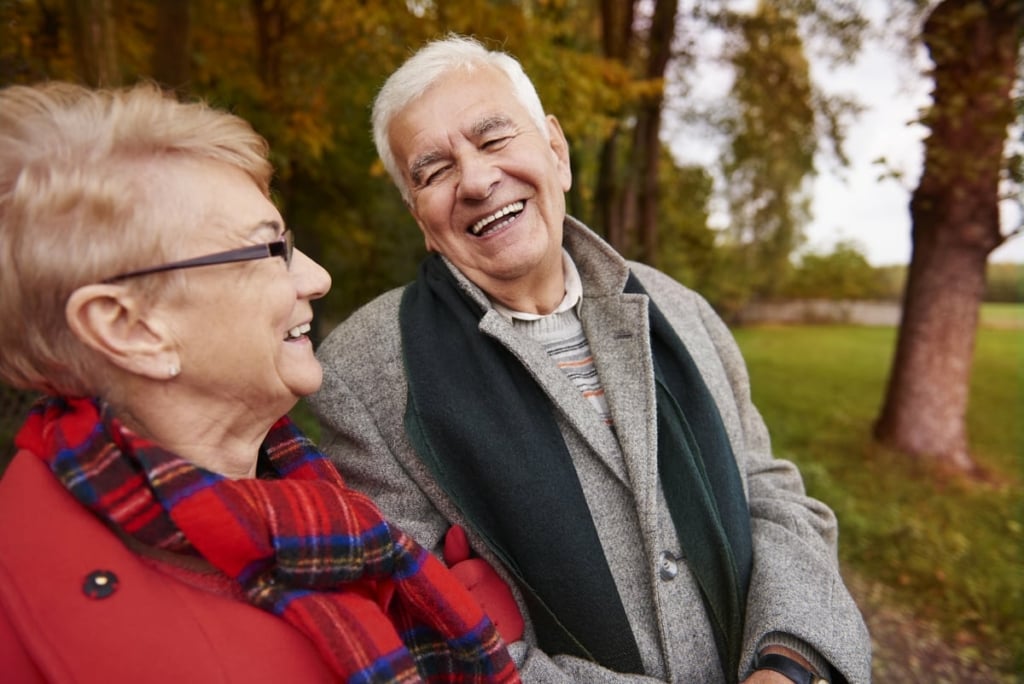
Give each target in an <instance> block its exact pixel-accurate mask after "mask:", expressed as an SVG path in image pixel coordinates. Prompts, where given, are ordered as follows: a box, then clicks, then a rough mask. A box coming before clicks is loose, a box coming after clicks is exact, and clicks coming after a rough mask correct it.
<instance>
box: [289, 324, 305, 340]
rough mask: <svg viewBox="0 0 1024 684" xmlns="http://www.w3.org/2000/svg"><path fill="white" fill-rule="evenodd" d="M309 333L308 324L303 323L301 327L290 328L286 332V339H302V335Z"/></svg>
mask: <svg viewBox="0 0 1024 684" xmlns="http://www.w3.org/2000/svg"><path fill="white" fill-rule="evenodd" d="M309 331H310V325H309V323H303V324H302V325H297V326H295V327H294V328H292V329H291V330H289V331H288V338H287V339H289V340H294V339H297V338H299V337H302V336H303V335H305V334H306V333H308V332H309Z"/></svg>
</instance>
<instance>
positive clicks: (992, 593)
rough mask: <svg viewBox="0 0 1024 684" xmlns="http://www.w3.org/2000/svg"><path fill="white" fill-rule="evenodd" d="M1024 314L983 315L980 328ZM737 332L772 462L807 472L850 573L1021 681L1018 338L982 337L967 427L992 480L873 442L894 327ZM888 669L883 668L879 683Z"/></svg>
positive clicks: (1023, 363)
mask: <svg viewBox="0 0 1024 684" xmlns="http://www.w3.org/2000/svg"><path fill="white" fill-rule="evenodd" d="M1022 311H1024V308H1022V307H1017V308H1016V309H1014V310H1011V309H1008V308H1003V309H1000V310H999V311H983V316H982V320H983V321H985V320H986V316H988V320H991V319H992V318H996V319H998V320H1000V321H1003V320H1006V319H1007V318H1009V319H1010V320H1015V319H1018V318H1019V317H1020V315H1021V312H1022ZM1013 328H1016V329H1013ZM735 334H736V338H737V341H738V342H739V344H740V347H741V348H742V349H743V352H744V355H745V357H746V359H747V363H748V366H749V369H750V375H751V382H752V391H753V395H754V401H755V403H756V404H757V406H758V408H759V409H760V410H761V412H762V414H763V415H764V418H765V421H766V422H767V423H768V426H769V428H770V430H771V433H772V438H773V442H774V447H775V452H776V454H777V455H778V456H780V457H783V458H787V459H790V460H792V461H794V462H796V463H797V464H799V466H800V468H801V471H802V472H803V474H804V478H805V481H806V484H807V488H808V491H809V493H810V494H811V495H812V496H815V497H817V498H819V499H822V500H823V501H825V502H827V503H828V504H829V505H830V506H831V507H832V508H833V509H834V510H835V511H836V514H837V515H838V516H839V520H840V557H841V560H842V562H843V564H844V566H845V567H847V568H849V569H850V570H852V571H853V572H855V573H857V575H859V576H860V577H862V578H866V579H867V580H868V581H870V582H874V583H877V584H878V585H881V586H884V587H886V591H887V593H888V594H889V595H890V596H891V597H892V598H893V599H894V600H895V601H897V602H899V603H900V604H901V606H902V607H903V608H905V609H906V610H908V611H910V612H911V613H912V614H914V615H916V616H919V617H920V618H922V619H924V620H928V621H934V622H935V623H937V624H938V626H939V629H940V631H941V632H942V636H943V638H944V639H945V641H946V642H947V643H948V644H951V645H952V647H953V648H955V649H956V650H957V652H958V654H959V656H960V657H962V658H965V659H968V660H976V661H979V662H985V663H986V664H988V665H991V666H993V667H995V668H996V669H997V670H998V671H999V672H1000V673H1001V674H1003V675H1004V676H1005V677H1006V681H1016V676H1015V675H1014V673H1019V672H1022V671H1024V581H1022V580H1024V531H1022V529H1024V519H1022V511H1024V508H1022V496H1021V493H1022V483H1021V474H1022V464H1024V421H1022V416H1024V329H1021V328H1020V327H1019V326H999V327H983V328H981V329H980V330H979V335H978V340H977V348H976V352H975V359H974V366H973V373H972V383H971V400H970V407H969V410H968V430H969V438H970V442H971V448H972V454H973V456H974V457H975V459H976V460H977V461H978V463H979V464H980V465H981V466H982V467H983V468H984V469H985V470H986V471H987V473H988V477H987V478H986V479H985V481H984V482H977V481H960V480H956V479H951V478H949V477H944V476H942V475H940V474H938V473H936V472H934V471H931V470H929V468H927V467H926V466H923V465H921V464H916V463H913V462H911V461H910V460H908V459H907V458H906V457H903V456H900V455H899V454H895V453H892V452H889V451H887V450H885V449H882V448H880V447H879V446H877V445H875V444H874V443H873V442H872V440H871V426H872V422H873V421H874V419H875V418H876V416H877V414H878V411H879V409H880V407H881V402H882V398H883V393H884V389H885V382H886V380H887V378H888V369H889V366H890V364H891V360H892V358H891V357H892V352H893V349H894V344H895V339H896V330H895V329H894V328H884V327H852V326H786V327H756V328H743V329H738V330H736V331H735ZM884 666H885V664H884V663H878V662H877V659H876V679H878V680H879V681H886V678H885V677H882V676H879V673H880V669H879V668H884ZM881 671H882V672H884V669H883V670H881ZM986 681H989V680H986Z"/></svg>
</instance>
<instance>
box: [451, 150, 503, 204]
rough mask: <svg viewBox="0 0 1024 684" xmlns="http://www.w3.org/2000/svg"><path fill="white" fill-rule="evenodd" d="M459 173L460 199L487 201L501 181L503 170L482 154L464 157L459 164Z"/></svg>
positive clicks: (473, 153)
mask: <svg viewBox="0 0 1024 684" xmlns="http://www.w3.org/2000/svg"><path fill="white" fill-rule="evenodd" d="M459 171H460V174H459V188H458V197H459V199H465V200H481V199H487V198H488V197H490V195H491V193H492V192H494V188H495V186H497V185H498V182H499V181H500V180H501V169H499V168H498V166H497V164H495V163H494V160H493V159H491V158H489V156H488V155H486V154H482V153H480V152H472V153H470V154H467V155H466V156H464V157H463V158H462V159H461V160H460V162H459Z"/></svg>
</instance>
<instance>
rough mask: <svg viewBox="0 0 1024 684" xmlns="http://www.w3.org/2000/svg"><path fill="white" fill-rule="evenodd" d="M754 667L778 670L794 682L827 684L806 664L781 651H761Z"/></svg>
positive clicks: (796, 683) (800, 683)
mask: <svg viewBox="0 0 1024 684" xmlns="http://www.w3.org/2000/svg"><path fill="white" fill-rule="evenodd" d="M755 669H757V670H772V671H773V672H778V673H779V674H782V675H785V676H786V677H789V679H791V680H792V681H793V682H794V684H828V680H827V679H825V678H824V677H821V676H819V675H818V674H817V673H815V672H814V671H813V670H811V669H809V668H808V667H807V666H806V665H804V664H802V663H800V662H799V661H797V660H796V659H794V658H790V657H789V656H785V655H782V654H781V653H762V654H761V655H759V656H758V658H757V663H756V665H755Z"/></svg>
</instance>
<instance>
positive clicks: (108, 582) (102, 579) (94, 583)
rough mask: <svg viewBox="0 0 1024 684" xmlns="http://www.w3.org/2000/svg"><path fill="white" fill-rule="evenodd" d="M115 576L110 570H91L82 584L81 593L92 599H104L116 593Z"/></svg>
mask: <svg viewBox="0 0 1024 684" xmlns="http://www.w3.org/2000/svg"><path fill="white" fill-rule="evenodd" d="M117 583H118V579H117V575H115V574H114V573H113V572H111V571H110V570H93V571H92V572H90V573H89V574H88V575H86V577H85V581H84V582H82V593H83V594H85V595H86V596H88V597H89V598H92V599H105V598H107V597H108V596H110V595H111V594H113V593H114V592H115V591H117Z"/></svg>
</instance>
